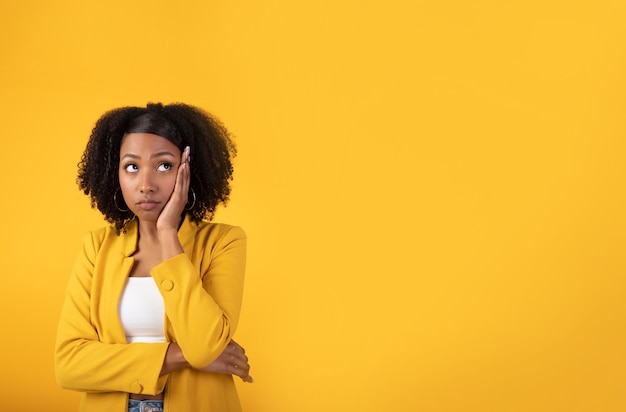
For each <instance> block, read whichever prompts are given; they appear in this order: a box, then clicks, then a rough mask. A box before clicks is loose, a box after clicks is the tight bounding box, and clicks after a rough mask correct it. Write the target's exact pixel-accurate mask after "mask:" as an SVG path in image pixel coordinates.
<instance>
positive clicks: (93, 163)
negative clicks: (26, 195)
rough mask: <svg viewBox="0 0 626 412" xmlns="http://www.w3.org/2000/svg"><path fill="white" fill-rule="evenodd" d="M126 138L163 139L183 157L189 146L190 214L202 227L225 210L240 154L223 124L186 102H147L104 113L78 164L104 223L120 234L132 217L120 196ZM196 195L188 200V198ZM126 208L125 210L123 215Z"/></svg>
mask: <svg viewBox="0 0 626 412" xmlns="http://www.w3.org/2000/svg"><path fill="white" fill-rule="evenodd" d="M127 133H151V134H156V135H159V136H162V137H165V138H166V139H168V140H169V141H170V142H172V143H173V144H174V145H176V147H178V148H179V149H180V150H181V152H182V151H183V149H184V148H185V146H190V148H191V157H192V163H191V165H192V167H191V182H190V186H189V188H190V189H189V190H190V192H191V190H192V189H193V192H194V193H195V198H196V200H195V203H194V204H193V205H192V207H191V209H190V210H186V213H188V214H189V215H190V219H191V220H192V221H193V222H195V223H199V222H200V221H201V220H203V219H206V218H208V219H209V220H211V219H212V218H213V216H214V214H215V209H216V208H217V206H218V205H219V204H220V203H221V204H224V205H226V203H227V202H228V198H229V195H230V182H231V181H232V179H233V165H232V159H233V158H234V157H235V156H236V154H237V150H236V148H235V144H234V142H233V141H232V138H231V134H230V133H229V131H228V130H227V129H226V128H225V127H224V125H223V124H222V123H221V122H220V121H219V120H218V119H216V118H215V117H214V116H212V115H211V114H209V113H207V112H205V111H204V110H202V109H200V108H197V107H194V106H190V105H187V104H183V103H174V104H168V105H163V104H161V103H149V104H148V105H147V106H146V107H145V108H143V107H121V108H118V109H113V110H111V111H109V112H107V113H105V114H104V115H103V116H102V117H101V118H100V119H99V120H98V121H97V122H96V125H95V127H94V128H93V130H92V132H91V136H90V138H89V142H88V143H87V147H86V148H85V152H84V153H83V155H82V157H81V160H80V163H79V164H78V178H77V179H76V181H77V183H78V187H79V188H80V189H81V190H82V191H83V192H84V193H85V194H86V195H89V196H90V198H91V207H97V208H98V210H100V212H102V214H103V215H104V217H105V219H106V220H107V221H108V222H110V223H111V224H113V225H115V229H116V231H117V232H118V233H119V232H120V231H121V230H122V229H123V228H124V225H125V224H126V222H128V221H129V220H130V219H132V218H133V217H134V216H133V213H132V212H131V211H129V210H128V207H126V204H125V203H124V198H123V197H122V196H121V189H120V182H119V174H118V169H119V162H120V146H121V142H122V138H123V137H124V135H125V134H127ZM192 196H193V195H190V199H191V198H192ZM124 209H126V211H122V210H124Z"/></svg>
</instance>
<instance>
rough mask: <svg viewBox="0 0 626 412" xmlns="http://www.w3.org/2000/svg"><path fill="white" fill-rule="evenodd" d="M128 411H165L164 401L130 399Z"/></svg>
mask: <svg viewBox="0 0 626 412" xmlns="http://www.w3.org/2000/svg"><path fill="white" fill-rule="evenodd" d="M128 412H163V401H138V400H135V399H129V400H128Z"/></svg>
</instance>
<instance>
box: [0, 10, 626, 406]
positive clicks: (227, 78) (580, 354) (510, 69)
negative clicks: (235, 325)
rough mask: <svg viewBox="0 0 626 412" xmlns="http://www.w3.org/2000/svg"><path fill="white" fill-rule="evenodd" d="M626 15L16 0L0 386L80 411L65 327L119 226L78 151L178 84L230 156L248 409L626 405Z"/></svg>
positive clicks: (228, 218)
mask: <svg viewBox="0 0 626 412" xmlns="http://www.w3.org/2000/svg"><path fill="white" fill-rule="evenodd" d="M625 13H626V5H625V4H624V3H623V2H619V1H609V0H598V1H565V0H560V1H555V0H547V1H544V0H541V1H540V0H530V1H496V0H474V1H462V0H443V1H433V0H431V1H429V0H416V1H401V0H389V1H381V2H374V1H357V0H345V1H319V0H318V1H287V0H266V1H246V0H244V1H237V2H226V1H213V2H209V1H176V2H172V1H145V0H139V1H128V2H126V1H119V0H115V1H107V2H85V1H82V2H79V1H75V2H71V1H55V2H44V1H39V2H38V1H25V2H17V1H14V2H4V3H3V4H2V6H0V64H1V65H0V90H1V91H2V99H1V100H0V117H1V123H0V124H1V129H0V130H1V133H2V145H1V148H2V158H3V161H2V166H3V167H2V172H0V176H1V179H2V180H1V182H2V193H3V195H2V201H1V202H0V205H1V206H0V207H1V209H0V210H1V212H2V213H1V216H2V230H1V233H2V236H1V241H0V242H1V251H2V252H1V253H2V256H1V258H2V268H3V269H2V287H1V288H0V314H1V315H0V316H1V325H2V339H1V343H0V348H1V349H2V352H1V356H0V367H1V370H2V373H1V374H0V405H1V406H2V407H3V409H4V410H11V411H35V410H64V411H71V410H76V408H77V404H78V394H76V393H73V392H69V391H63V390H61V389H59V388H58V387H57V385H56V382H55V380H54V374H53V362H52V352H53V343H54V336H55V329H56V322H57V316H58V312H59V309H60V306H61V304H62V300H63V296H64V290H65V285H66V282H67V279H68V277H69V275H70V268H71V265H72V261H73V259H74V256H75V255H76V253H77V252H78V247H79V245H80V240H81V239H82V235H83V233H84V232H86V231H88V230H90V229H93V228H95V227H98V226H101V225H103V224H104V221H103V220H102V218H101V217H100V216H99V215H98V214H97V213H96V212H95V211H93V210H91V209H90V207H89V201H88V199H87V198H86V197H85V196H84V195H83V194H82V193H80V192H79V191H78V189H77V187H76V184H75V177H76V164H77V163H78V161H79V159H80V155H81V153H82V150H83V148H84V145H85V143H86V141H87V138H88V136H89V133H90V130H91V128H92V127H93V124H94V122H95V120H96V119H97V118H98V117H99V116H100V115H101V114H102V113H103V112H104V111H106V110H109V109H112V108H114V107H118V106H126V105H143V104H145V103H146V102H149V101H161V102H164V103H169V102H175V101H183V102H187V103H190V104H194V105H198V106H201V107H203V108H205V109H207V110H209V111H211V112H212V113H214V114H215V115H217V116H218V117H220V118H221V119H222V120H223V121H224V123H225V124H226V125H227V126H228V127H229V128H230V129H231V131H232V132H233V133H234V134H235V136H236V141H237V143H238V148H239V152H240V154H239V156H238V157H237V162H236V172H235V173H236V177H235V181H234V186H233V189H234V192H233V196H232V199H231V202H230V204H229V206H228V207H227V208H225V209H221V210H220V211H219V212H218V215H217V216H216V220H217V221H223V222H228V223H232V224H237V225H240V226H242V227H244V229H245V230H246V232H247V233H248V236H249V260H248V270H247V278H246V289H245V297H244V306H243V312H242V320H241V324H240V327H239V330H238V332H237V335H236V338H237V339H238V340H239V342H240V343H242V344H243V345H244V346H245V347H246V348H247V351H248V354H249V356H250V358H251V363H252V366H253V370H252V374H253V376H254V377H255V379H256V383H254V384H253V385H247V384H243V383H238V388H239V392H240V396H241V400H242V404H243V406H244V409H245V411H247V412H270V411H271V412H293V411H297V412H314V411H315V412H317V411H320V410H323V411H327V412H332V411H407V412H408V411H428V412H431V411H432V412H440V411H441V412H443V411H506V412H509V411H511V412H513V411H568V412H573V411H585V412H587V411H593V412H595V411H600V412H605V411H607V412H608V411H622V410H624V409H626V396H625V395H624V394H625V393H626V391H625V385H626V356H625V348H626V333H625V328H624V326H625V325H624V321H625V320H626V312H625V309H626V304H625V303H624V292H625V287H626V281H625V280H624V274H625V269H626V259H625V254H624V247H625V240H626V239H625V234H626V230H625V229H626V218H625V216H626V213H625V208H624V207H625V206H626V191H625V190H624V177H625V172H626V167H625V163H624V154H625V149H626V144H625V142H624V137H625V132H626V121H625V120H624V119H625V118H626V117H625V116H624V113H625V109H626V98H625V96H626V80H625V75H624V73H625V70H626V25H625V24H624V15H625ZM25 401H26V402H27V403H26V404H24V402H25ZM18 405H19V406H18Z"/></svg>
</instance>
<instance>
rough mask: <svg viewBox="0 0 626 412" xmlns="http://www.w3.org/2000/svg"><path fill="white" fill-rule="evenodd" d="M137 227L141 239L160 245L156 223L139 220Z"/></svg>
mask: <svg viewBox="0 0 626 412" xmlns="http://www.w3.org/2000/svg"><path fill="white" fill-rule="evenodd" d="M137 225H138V234H139V239H141V240H143V241H147V242H150V243H159V231H158V230H157V227H156V222H145V221H142V220H139V221H138V222H137Z"/></svg>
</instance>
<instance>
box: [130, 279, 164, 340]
mask: <svg viewBox="0 0 626 412" xmlns="http://www.w3.org/2000/svg"><path fill="white" fill-rule="evenodd" d="M119 315H120V321H121V322H122V327H123V328H124V333H125V334H126V340H127V341H128V343H134V342H165V333H164V330H163V325H164V323H165V321H164V317H165V307H164V305H163V297H162V296H161V293H160V292H159V288H157V285H156V283H154V280H153V279H152V277H151V276H147V277H129V278H128V281H127V282H126V287H125V288H124V291H123V292H122V297H121V298H120V305H119Z"/></svg>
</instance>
